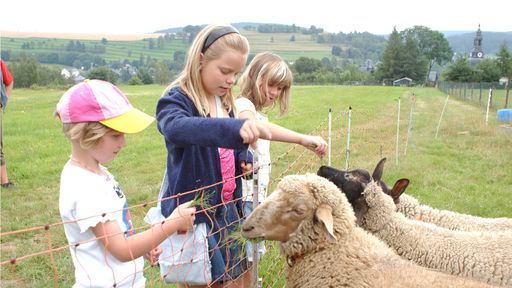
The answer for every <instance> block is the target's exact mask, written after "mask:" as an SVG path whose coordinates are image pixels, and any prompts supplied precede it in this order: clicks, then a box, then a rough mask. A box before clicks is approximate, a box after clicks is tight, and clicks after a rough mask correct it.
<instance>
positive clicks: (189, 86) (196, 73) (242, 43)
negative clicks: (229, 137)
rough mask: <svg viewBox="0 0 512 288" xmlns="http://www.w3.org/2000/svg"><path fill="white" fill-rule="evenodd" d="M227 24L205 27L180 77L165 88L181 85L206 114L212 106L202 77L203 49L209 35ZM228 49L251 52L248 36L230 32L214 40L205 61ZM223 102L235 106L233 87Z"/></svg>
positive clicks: (204, 114) (229, 108) (207, 51)
mask: <svg viewBox="0 0 512 288" xmlns="http://www.w3.org/2000/svg"><path fill="white" fill-rule="evenodd" d="M223 27H226V26H221V25H208V26H206V27H205V28H203V29H202V30H201V31H200V32H199V33H198V34H197V36H196V38H195V39H194V42H192V45H191V46H190V49H189V50H188V54H187V61H186V63H185V68H184V69H183V71H182V72H181V73H180V75H178V78H176V80H174V81H173V82H172V83H171V84H170V85H169V86H167V88H166V89H165V90H164V94H163V95H165V94H167V92H168V91H169V90H170V89H171V88H172V87H174V86H180V87H181V89H183V91H185V93H186V94H187V96H188V97H189V98H190V100H192V102H194V105H195V106H196V108H197V110H198V111H199V113H200V114H201V115H203V116H206V115H208V114H209V113H210V108H209V105H208V102H207V99H206V92H205V90H204V87H203V83H202V79H201V73H200V72H201V53H202V52H201V51H202V50H203V46H204V43H205V41H206V38H207V37H208V35H210V34H211V33H212V32H213V31H215V30H217V29H221V28H223ZM228 49H231V50H235V51H238V52H240V53H242V54H245V55H248V54H249V41H247V38H245V37H244V36H242V35H241V34H239V33H229V34H226V35H224V36H222V37H220V38H219V39H218V40H216V41H215V42H213V43H212V44H211V45H210V46H209V47H208V48H207V49H206V50H205V51H204V53H202V54H203V61H210V60H215V59H218V58H220V57H221V55H222V54H223V53H224V52H225V51H226V50H228ZM222 104H223V105H224V107H225V108H227V109H228V111H232V110H233V109H234V107H235V103H234V99H233V95H232V92H231V89H229V90H228V92H227V93H226V95H224V96H223V97H222Z"/></svg>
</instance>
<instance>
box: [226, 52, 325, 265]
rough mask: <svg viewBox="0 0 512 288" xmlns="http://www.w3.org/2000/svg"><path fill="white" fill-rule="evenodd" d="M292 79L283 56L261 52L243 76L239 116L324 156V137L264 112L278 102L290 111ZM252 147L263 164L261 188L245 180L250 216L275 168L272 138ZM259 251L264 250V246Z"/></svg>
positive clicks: (246, 208) (281, 108) (282, 139)
mask: <svg viewBox="0 0 512 288" xmlns="http://www.w3.org/2000/svg"><path fill="white" fill-rule="evenodd" d="M292 81H293V76H292V72H291V71H290V68H289V67H288V65H287V64H286V62H285V61H284V60H283V59H282V58H281V57H280V56H278V55H276V54H274V53H271V52H263V53H259V54H257V55H256V56H255V57H254V59H253V60H252V61H251V63H250V64H249V66H248V67H247V68H246V70H245V72H244V73H243V75H242V76H241V77H240V81H239V83H240V95H239V96H238V97H237V99H235V105H236V109H237V113H238V114H237V115H238V117H239V118H247V119H251V120H258V121H261V122H265V123H266V125H267V126H268V128H269V130H270V132H271V135H272V139H271V140H272V141H280V142H288V143H295V144H300V145H302V146H304V147H306V148H308V149H310V150H312V151H313V152H315V153H316V154H317V155H318V156H320V157H321V156H323V155H324V154H325V151H326V149H327V143H326V142H325V140H324V139H323V138H322V137H319V136H311V135H305V134H301V133H298V132H295V131H292V130H289V129H286V128H284V127H281V126H279V125H276V124H273V123H270V122H268V118H267V116H265V114H263V112H262V111H263V110H264V109H271V108H272V107H274V105H275V103H276V102H277V103H279V112H280V113H279V114H280V115H283V114H285V113H286V111H287V110H288V100H289V97H290V87H291V85H292ZM252 148H253V153H254V154H255V160H256V161H257V163H254V164H255V166H254V167H256V165H257V167H259V169H258V171H257V173H258V191H253V190H254V189H253V183H252V180H245V179H243V180H242V184H243V186H242V187H243V192H244V194H243V195H244V198H243V199H244V212H245V216H246V217H247V216H248V214H249V213H250V212H251V211H252V203H253V195H254V193H258V202H261V201H263V200H264V199H265V197H266V191H267V186H268V183H269V179H270V170H271V161H270V141H269V140H265V139H261V138H260V139H258V140H257V142H256V146H255V147H252ZM248 244H249V246H248V249H247V252H248V257H249V260H251V259H252V252H251V250H252V247H250V242H248ZM259 251H260V252H262V251H264V247H260V248H259Z"/></svg>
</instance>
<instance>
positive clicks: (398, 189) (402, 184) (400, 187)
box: [389, 178, 409, 200]
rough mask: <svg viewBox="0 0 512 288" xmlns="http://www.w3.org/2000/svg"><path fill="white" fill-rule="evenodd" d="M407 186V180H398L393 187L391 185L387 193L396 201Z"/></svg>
mask: <svg viewBox="0 0 512 288" xmlns="http://www.w3.org/2000/svg"><path fill="white" fill-rule="evenodd" d="M407 186H409V179H406V178H402V179H398V180H396V182H395V185H393V189H391V191H390V192H389V195H390V196H391V197H393V199H394V200H396V199H398V198H399V197H400V195H402V194H403V193H404V192H405V188H407Z"/></svg>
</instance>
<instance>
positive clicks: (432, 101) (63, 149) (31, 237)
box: [0, 85, 512, 287]
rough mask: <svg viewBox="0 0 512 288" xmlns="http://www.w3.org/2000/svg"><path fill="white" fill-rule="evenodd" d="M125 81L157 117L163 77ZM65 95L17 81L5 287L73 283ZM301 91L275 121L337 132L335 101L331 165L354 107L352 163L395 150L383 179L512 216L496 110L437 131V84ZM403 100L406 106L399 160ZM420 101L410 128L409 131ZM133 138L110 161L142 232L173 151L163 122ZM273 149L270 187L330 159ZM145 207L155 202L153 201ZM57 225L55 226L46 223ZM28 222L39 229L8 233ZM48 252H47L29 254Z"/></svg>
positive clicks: (267, 268)
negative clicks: (65, 204)
mask: <svg viewBox="0 0 512 288" xmlns="http://www.w3.org/2000/svg"><path fill="white" fill-rule="evenodd" d="M120 88H121V90H123V91H124V92H125V93H126V94H127V96H128V97H129V98H130V100H131V102H132V103H133V104H134V106H136V107H138V108H140V109H142V110H143V111H145V112H147V113H149V114H154V112H155V105H156V102H157V100H158V98H159V97H160V94H161V92H162V90H163V89H164V87H163V86H159V85H150V86H120ZM63 92H64V90H54V89H41V90H34V89H14V90H13V94H12V97H11V99H10V102H9V106H8V107H7V111H6V112H5V113H4V114H3V119H2V121H3V124H4V149H5V150H4V152H5V155H6V159H7V161H8V169H9V176H10V178H11V179H12V180H13V181H14V182H15V183H16V187H15V188H14V189H3V190H2V191H1V194H0V195H1V219H0V220H1V233H2V237H1V243H0V245H1V246H0V247H1V259H0V260H1V262H2V263H4V262H8V261H9V260H10V259H11V258H14V257H16V258H17V262H16V265H12V264H9V263H7V264H4V265H2V267H1V278H0V281H1V282H0V283H1V285H0V286H2V287H18V286H20V285H21V284H24V285H25V286H27V287H52V286H54V283H55V282H54V281H58V284H57V285H56V286H59V287H70V286H71V285H72V283H73V281H74V279H73V265H72V262H71V259H70V256H69V252H68V249H67V247H66V244H67V242H66V239H65V236H64V233H63V228H62V225H60V224H59V223H60V217H59V211H58V194H59V177H60V171H61V169H62V166H63V165H64V163H65V162H66V161H67V159H68V157H69V153H70V149H69V144H68V142H67V141H66V139H65V138H64V136H63V135H62V133H61V130H60V125H59V122H58V121H57V120H55V119H53V117H52V114H53V111H54V108H55V105H56V103H57V102H58V100H59V98H60V97H61V95H62V94H63ZM292 95H293V96H292V101H291V106H290V111H289V113H288V114H287V115H285V116H284V117H277V115H276V113H275V111H271V112H269V118H270V119H271V120H272V121H273V122H275V123H277V124H280V125H282V126H285V127H288V128H290V129H293V130H296V131H299V132H303V133H312V134H317V135H321V136H323V137H324V138H325V139H326V140H327V139H328V129H327V127H328V125H327V119H328V110H329V108H331V109H332V111H333V114H332V119H333V123H332V128H333V131H332V145H331V163H332V165H333V166H336V167H340V168H344V167H345V161H346V143H347V128H348V127H347V126H348V107H351V108H352V112H351V130H350V135H351V137H350V158H349V159H350V161H349V167H350V168H355V167H358V168H366V169H368V170H372V169H373V167H374V166H375V164H376V163H377V162H378V161H379V160H380V159H381V157H387V159H388V160H387V163H386V166H385V170H384V176H383V178H384V180H385V181H386V182H387V183H388V184H393V182H394V181H395V180H396V179H398V178H402V177H406V178H409V179H410V180H411V184H410V185H409V187H408V189H407V193H409V194H411V195H414V196H416V197H418V198H419V199H420V200H421V201H422V202H423V203H425V204H428V205H431V206H434V207H437V208H440V209H451V210H455V211H459V212H462V213H469V214H474V215H479V216H484V217H512V175H511V174H510V171H512V153H510V151H511V150H510V147H511V143H512V132H510V130H511V128H505V127H501V126H504V125H503V123H497V122H496V120H495V119H496V113H495V111H494V110H491V117H490V118H489V123H488V124H487V125H486V124H485V119H484V118H485V114H484V113H485V110H484V109H482V108H480V107H475V106H473V105H471V104H468V103H465V102H460V101H458V100H456V99H454V98H450V100H449V101H448V105H447V107H446V110H445V111H444V116H443V119H442V121H441V125H440V129H439V133H438V137H437V138H435V134H436V128H437V125H438V121H439V117H440V115H441V111H442V109H443V106H444V102H445V99H446V95H444V94H443V93H441V92H439V91H438V90H436V89H434V88H404V87H351V86H350V87H349V86H295V87H293V90H292ZM414 98H415V102H413V99H414ZM398 99H400V108H401V110H400V111H401V113H400V123H399V142H398V151H399V154H398V159H397V157H396V154H395V153H396V150H397V146H396V135H397V134H396V131H397V119H398V113H397V112H398ZM413 103H415V104H414V110H413V114H412V119H413V121H412V128H411V134H410V135H409V137H407V131H408V125H409V119H410V112H411V108H412V105H413ZM407 139H409V142H408V143H407V151H405V148H406V141H407ZM127 142H128V146H127V147H126V148H125V149H124V150H123V151H122V152H121V154H120V155H119V156H118V158H117V159H116V160H115V161H114V162H113V163H112V164H110V165H108V168H109V169H110V171H111V172H112V173H113V174H114V175H116V179H117V180H118V181H119V183H120V185H121V187H122V189H123V191H124V192H125V194H126V195H127V197H128V200H129V204H130V206H132V207H133V208H132V209H131V210H132V215H133V217H134V221H135V224H136V225H137V226H138V230H142V229H144V228H143V227H141V226H143V225H144V223H143V221H142V219H143V217H144V215H145V213H146V211H147V210H148V209H149V208H150V207H151V206H154V205H155V203H154V201H155V200H156V198H157V195H158V190H159V186H160V182H161V179H162V175H163V171H164V166H165V156H166V152H165V147H164V144H163V139H162V137H161V135H160V134H159V133H158V131H157V129H156V124H153V125H152V126H150V127H149V128H148V129H146V130H145V131H143V132H141V133H139V134H136V135H127ZM271 151H272V152H271V153H272V160H273V166H272V177H271V186H270V191H271V190H272V189H273V188H274V187H275V184H276V183H277V181H278V180H279V178H281V177H282V176H284V175H287V174H297V173H305V172H316V170H317V169H318V167H319V166H320V165H322V164H327V163H328V161H329V159H328V157H324V158H323V159H319V158H317V157H315V156H314V155H313V153H311V152H309V151H307V150H305V149H304V148H302V147H301V146H297V145H290V144H282V143H272V145H271ZM405 152H406V153H405ZM397 160H398V161H397ZM397 163H398V164H397ZM144 203H149V205H147V206H146V207H144V206H143V204H144ZM136 205H137V206H136ZM134 206H136V207H134ZM53 223H55V224H56V225H55V226H49V229H48V230H45V229H44V226H45V225H46V224H53ZM25 229H32V230H34V231H32V230H31V231H27V232H23V233H19V234H16V235H7V234H6V233H9V232H12V231H20V232H22V231H23V230H25ZM50 247H51V248H52V249H59V250H58V251H54V252H53V253H52V255H53V257H54V262H52V260H51V258H50V254H49V252H47V251H48V250H49V248H50ZM267 248H268V250H269V252H268V253H267V254H266V255H265V256H264V257H263V260H262V262H261V265H260V268H261V269H260V271H261V272H260V276H262V277H263V279H264V287H282V286H283V283H284V282H283V281H284V274H283V271H284V267H285V265H286V264H284V262H283V259H282V257H280V256H279V252H278V243H274V242H267ZM39 252H44V253H43V254H42V255H37V256H31V255H32V253H39ZM25 256H26V258H23V257H25ZM20 257H21V258H20ZM54 263H55V264H54ZM54 268H55V270H54ZM13 269H15V272H13ZM146 276H147V278H148V287H168V286H166V285H163V284H162V283H161V281H160V280H159V273H158V270H157V269H156V268H149V267H148V269H147V271H146ZM16 279H19V280H16ZM17 281H19V282H17ZM20 283H21V284H20Z"/></svg>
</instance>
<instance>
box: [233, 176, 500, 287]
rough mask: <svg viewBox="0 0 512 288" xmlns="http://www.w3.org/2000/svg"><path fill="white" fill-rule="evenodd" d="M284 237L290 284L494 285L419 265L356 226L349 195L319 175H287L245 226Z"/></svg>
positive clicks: (253, 233)
mask: <svg viewBox="0 0 512 288" xmlns="http://www.w3.org/2000/svg"><path fill="white" fill-rule="evenodd" d="M242 233H243V235H244V236H245V237H247V238H264V239H266V240H276V241H281V253H282V254H283V255H284V256H285V257H286V260H287V263H288V267H287V271H286V286H287V287H358V288H359V287H490V286H489V285H487V284H485V283H481V282H477V281H473V280H471V279H467V278H462V277H455V276H453V275H448V274H445V273H442V272H438V271H433V270H431V269H427V268H423V267H421V266H418V265H416V264H414V263H412V262H411V261H407V260H405V259H403V258H401V257H400V256H398V255H396V253H394V252H393V250H392V249H390V248H389V247H388V246H387V245H386V244H384V243H383V242H382V241H380V240H378V239H377V238H376V237H374V236H373V235H371V234H369V233H367V232H366V231H364V230H363V229H361V228H359V227H357V226H356V223H355V216H354V212H353V210H352V209H351V206H350V204H349V203H348V201H347V198H346V197H345V196H344V194H342V193H341V191H340V190H339V189H338V188H337V187H336V186H335V185H334V184H333V183H332V182H330V181H328V180H326V179H325V178H322V177H320V176H317V175H315V174H311V173H308V174H305V175H289V176H286V177H284V178H283V179H282V180H281V181H280V182H279V183H278V186H277V189H276V190H275V191H274V192H273V193H272V194H271V195H270V196H269V197H268V198H267V199H265V201H264V202H263V203H262V204H261V205H259V206H258V207H257V208H256V209H255V210H254V211H253V212H252V214H251V215H250V216H249V218H248V219H247V221H246V222H245V223H244V225H243V226H242Z"/></svg>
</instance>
